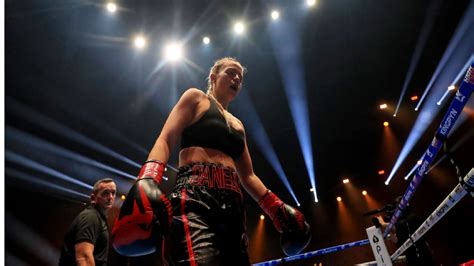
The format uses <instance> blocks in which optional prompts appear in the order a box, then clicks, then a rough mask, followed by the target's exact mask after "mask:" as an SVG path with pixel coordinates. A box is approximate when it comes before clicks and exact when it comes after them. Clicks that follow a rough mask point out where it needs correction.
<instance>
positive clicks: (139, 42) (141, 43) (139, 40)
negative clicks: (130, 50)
mask: <svg viewBox="0 0 474 266" xmlns="http://www.w3.org/2000/svg"><path fill="white" fill-rule="evenodd" d="M133 44H134V45H135V47H136V48H138V49H143V48H144V47H145V46H146V40H145V38H144V37H143V36H136V37H135V39H134V40H133Z"/></svg>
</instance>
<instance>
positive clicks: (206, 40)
mask: <svg viewBox="0 0 474 266" xmlns="http://www.w3.org/2000/svg"><path fill="white" fill-rule="evenodd" d="M202 42H203V43H204V44H209V43H210V42H211V39H209V37H207V36H206V37H204V38H202Z"/></svg>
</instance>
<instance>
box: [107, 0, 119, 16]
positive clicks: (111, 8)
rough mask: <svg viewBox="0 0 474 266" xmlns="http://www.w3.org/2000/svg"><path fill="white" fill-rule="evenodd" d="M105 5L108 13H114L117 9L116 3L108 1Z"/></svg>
mask: <svg viewBox="0 0 474 266" xmlns="http://www.w3.org/2000/svg"><path fill="white" fill-rule="evenodd" d="M105 7H106V8H107V11H109V12H110V13H115V11H117V5H116V4H115V3H111V2H109V3H107V4H106V5H105Z"/></svg>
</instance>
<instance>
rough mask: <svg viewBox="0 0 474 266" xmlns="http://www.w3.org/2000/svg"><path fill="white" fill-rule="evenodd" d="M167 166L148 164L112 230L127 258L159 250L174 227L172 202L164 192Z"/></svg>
mask: <svg viewBox="0 0 474 266" xmlns="http://www.w3.org/2000/svg"><path fill="white" fill-rule="evenodd" d="M164 168H165V166H164V163H162V162H158V161H149V162H146V163H145V164H144V165H143V167H142V170H141V171H140V174H139V176H138V179H137V181H136V182H135V184H134V185H133V186H132V188H131V189H130V191H129V192H128V195H127V198H126V199H125V201H124V203H123V205H122V207H121V209H120V213H119V216H118V217H117V219H116V220H115V223H114V227H113V228H112V245H113V247H114V248H115V250H116V251H117V252H118V253H119V254H121V255H125V256H140V255H146V254H150V253H153V252H155V251H156V249H157V243H158V238H159V236H166V235H167V234H168V233H169V228H170V225H171V219H172V216H171V211H172V210H171V203H170V202H169V199H168V197H167V196H166V195H165V194H164V193H163V192H162V191H161V189H160V187H159V182H161V179H162V176H163V172H164Z"/></svg>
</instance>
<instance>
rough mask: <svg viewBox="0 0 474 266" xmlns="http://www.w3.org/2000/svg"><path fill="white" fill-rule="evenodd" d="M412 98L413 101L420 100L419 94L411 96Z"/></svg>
mask: <svg viewBox="0 0 474 266" xmlns="http://www.w3.org/2000/svg"><path fill="white" fill-rule="evenodd" d="M410 100H411V101H412V102H414V101H416V100H418V96H416V95H413V96H411V97H410Z"/></svg>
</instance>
